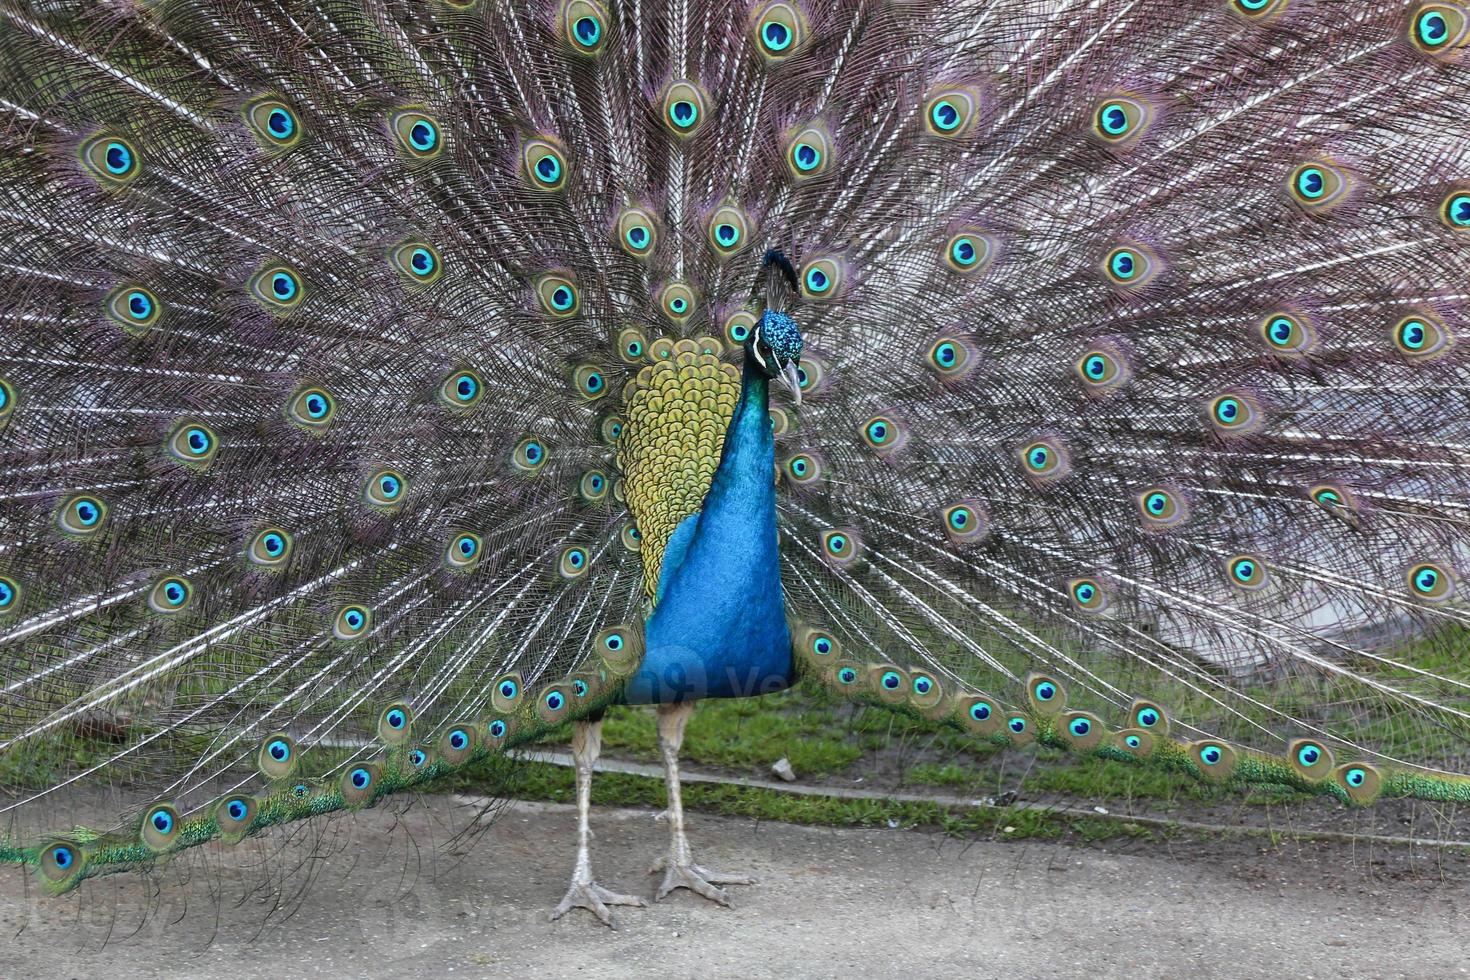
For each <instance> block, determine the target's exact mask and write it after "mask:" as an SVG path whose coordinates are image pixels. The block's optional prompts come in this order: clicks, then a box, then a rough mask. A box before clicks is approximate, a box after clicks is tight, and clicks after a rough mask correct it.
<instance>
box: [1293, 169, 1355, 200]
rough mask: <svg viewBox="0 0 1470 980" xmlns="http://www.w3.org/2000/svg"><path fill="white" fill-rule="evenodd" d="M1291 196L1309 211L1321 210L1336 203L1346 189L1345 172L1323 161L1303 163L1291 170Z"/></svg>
mask: <svg viewBox="0 0 1470 980" xmlns="http://www.w3.org/2000/svg"><path fill="white" fill-rule="evenodd" d="M1290 180H1291V183H1290V184H1289V185H1288V186H1289V188H1290V190H1291V196H1292V197H1293V198H1294V199H1295V200H1296V202H1297V203H1298V204H1300V205H1301V206H1302V207H1304V208H1306V209H1307V210H1310V211H1323V210H1326V209H1327V208H1329V207H1330V206H1331V205H1333V204H1336V203H1338V202H1339V201H1341V200H1342V199H1343V197H1344V195H1345V194H1346V193H1347V190H1348V177H1347V174H1346V173H1345V172H1344V171H1342V170H1340V169H1339V168H1337V167H1335V166H1333V165H1332V164H1330V163H1326V162H1324V161H1319V160H1314V161H1310V162H1308V163H1303V164H1301V165H1300V166H1298V167H1297V168H1296V169H1295V170H1293V171H1292V172H1291V178H1290Z"/></svg>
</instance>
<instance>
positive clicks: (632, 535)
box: [618, 521, 643, 554]
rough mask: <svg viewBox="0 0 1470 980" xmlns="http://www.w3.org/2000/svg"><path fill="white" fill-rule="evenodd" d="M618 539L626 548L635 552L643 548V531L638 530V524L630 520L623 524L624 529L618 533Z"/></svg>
mask: <svg viewBox="0 0 1470 980" xmlns="http://www.w3.org/2000/svg"><path fill="white" fill-rule="evenodd" d="M618 540H619V541H621V542H622V545H623V547H624V548H627V549H628V550H629V551H631V552H634V553H635V554H636V553H638V552H640V551H642V550H643V532H642V531H640V530H638V525H637V524H634V523H633V522H632V521H629V522H628V523H627V524H624V525H623V529H622V531H620V532H619V533H618Z"/></svg>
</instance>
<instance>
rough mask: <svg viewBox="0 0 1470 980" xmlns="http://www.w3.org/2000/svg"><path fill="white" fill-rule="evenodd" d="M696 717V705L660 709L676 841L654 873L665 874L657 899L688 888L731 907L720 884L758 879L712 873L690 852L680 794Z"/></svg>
mask: <svg viewBox="0 0 1470 980" xmlns="http://www.w3.org/2000/svg"><path fill="white" fill-rule="evenodd" d="M692 714H694V702H692V701H687V702H683V703H681V704H661V705H659V706H658V747H659V749H660V751H662V752H663V756H664V781H665V783H666V784H667V786H668V791H669V830H670V833H671V834H672V837H673V839H672V840H671V841H670V845H669V856H668V857H666V858H659V860H658V862H657V863H656V864H655V865H654V866H653V870H654V871H663V872H664V881H663V884H661V885H659V887H658V895H657V896H656V897H657V898H663V897H664V896H665V895H667V894H668V893H669V892H671V891H673V890H674V889H675V888H688V889H689V890H690V891H693V892H698V893H699V894H700V895H703V896H704V897H705V898H707V899H709V900H710V901H712V902H719V903H720V904H721V905H729V904H730V896H729V895H727V894H726V893H725V890H724V889H723V888H718V887H716V886H718V885H753V884H755V878H754V877H752V876H751V875H747V874H729V873H726V872H721V871H710V870H709V869H707V868H701V867H700V866H699V865H697V864H695V863H694V858H693V856H692V855H691V854H690V853H689V838H687V837H685V836H684V801H683V799H682V797H681V796H680V793H679V747H680V746H681V745H683V744H684V726H685V725H687V724H689V716H690V715H692Z"/></svg>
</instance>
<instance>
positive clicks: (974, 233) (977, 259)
mask: <svg viewBox="0 0 1470 980" xmlns="http://www.w3.org/2000/svg"><path fill="white" fill-rule="evenodd" d="M995 252H996V248H995V239H994V238H992V237H991V236H990V235H988V234H986V233H985V232H983V231H980V230H979V229H978V228H961V229H960V230H959V231H956V232H955V233H954V234H953V235H950V236H949V239H948V240H947V241H946V242H945V243H944V262H945V264H946V265H948V266H949V267H950V268H951V269H953V270H954V271H955V272H958V273H960V274H962V275H966V276H976V275H979V274H980V273H982V272H984V271H985V270H986V269H988V268H990V266H991V264H992V263H993V262H994V261H995Z"/></svg>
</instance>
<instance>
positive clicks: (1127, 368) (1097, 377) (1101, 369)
mask: <svg viewBox="0 0 1470 980" xmlns="http://www.w3.org/2000/svg"><path fill="white" fill-rule="evenodd" d="M1075 367H1076V371H1077V377H1078V379H1079V380H1081V382H1082V388H1083V390H1084V391H1086V392H1087V393H1088V394H1089V395H1093V396H1104V395H1107V394H1109V393H1111V392H1113V391H1116V390H1117V389H1119V388H1121V387H1123V386H1124V385H1126V384H1127V383H1128V382H1129V381H1130V380H1131V379H1132V377H1133V366H1132V364H1131V363H1130V362H1129V359H1128V357H1127V355H1126V354H1124V352H1123V351H1122V349H1121V348H1119V347H1118V346H1117V345H1116V344H1113V343H1106V342H1104V343H1099V344H1097V345H1096V346H1094V347H1092V348H1090V349H1088V350H1086V351H1084V352H1083V354H1082V356H1081V357H1079V358H1078V359H1077V364H1076V365H1075Z"/></svg>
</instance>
